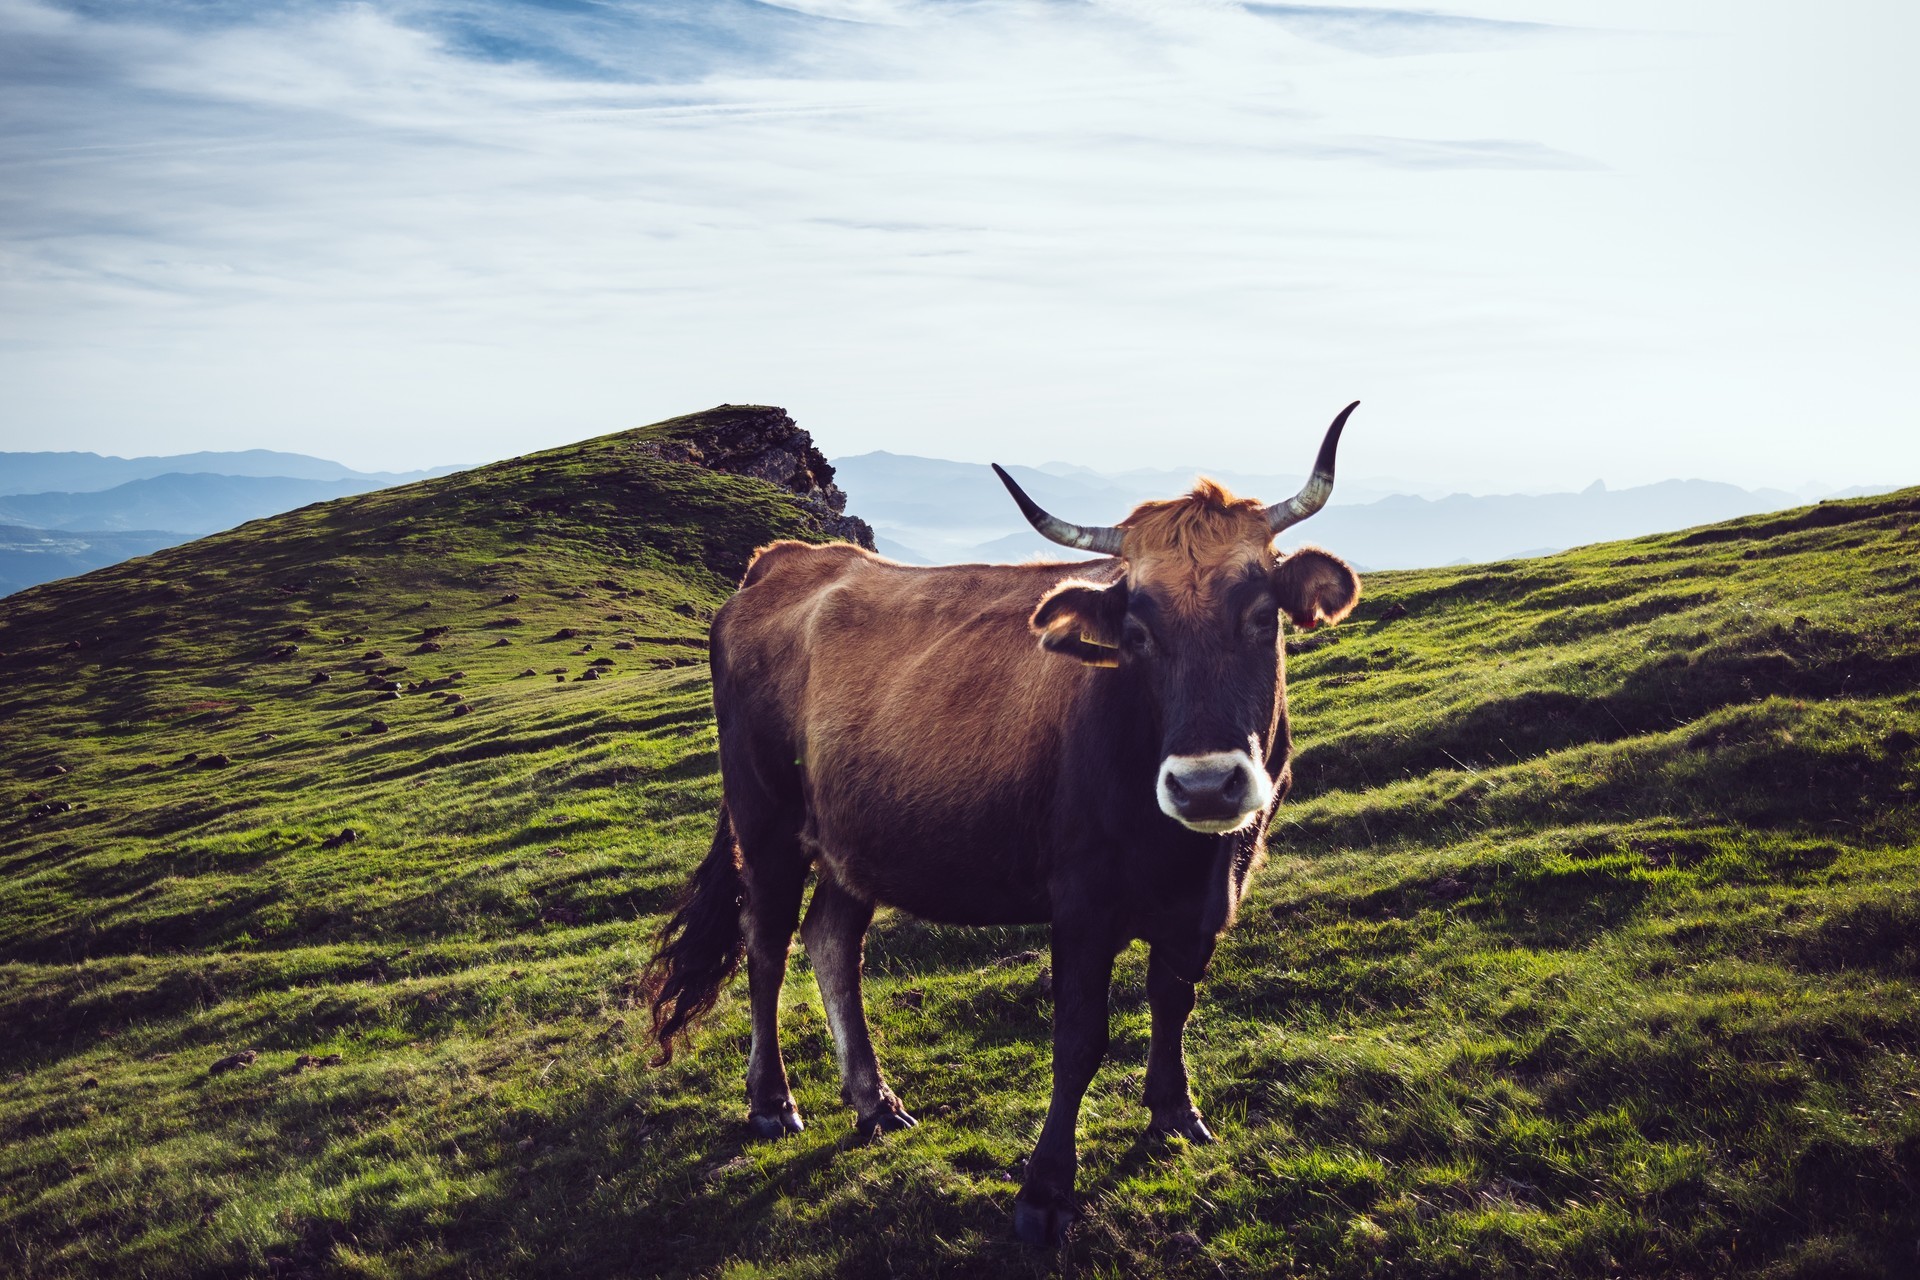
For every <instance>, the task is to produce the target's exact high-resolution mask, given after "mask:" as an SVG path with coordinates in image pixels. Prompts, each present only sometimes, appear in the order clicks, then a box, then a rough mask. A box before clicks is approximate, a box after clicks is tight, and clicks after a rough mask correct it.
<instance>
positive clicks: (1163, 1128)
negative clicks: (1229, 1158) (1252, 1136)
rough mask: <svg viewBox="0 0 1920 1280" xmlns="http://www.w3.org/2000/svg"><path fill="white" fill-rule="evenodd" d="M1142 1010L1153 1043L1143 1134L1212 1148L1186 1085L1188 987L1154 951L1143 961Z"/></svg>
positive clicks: (1210, 1137)
mask: <svg viewBox="0 0 1920 1280" xmlns="http://www.w3.org/2000/svg"><path fill="white" fill-rule="evenodd" d="M1147 1004H1148V1006H1149V1007H1150V1008H1151V1009H1152V1010H1153V1043H1152V1044H1151V1045H1150V1046H1149V1047H1148V1049H1147V1089H1146V1102H1147V1109H1148V1110H1149V1111H1150V1112H1152V1114H1153V1120H1152V1122H1151V1124H1150V1125H1149V1126H1148V1129H1147V1132H1148V1133H1150V1134H1154V1135H1156V1136H1161V1137H1168V1136H1177V1137H1181V1138H1185V1139H1187V1140H1188V1141H1190V1142H1212V1141H1213V1133H1212V1132H1211V1131H1210V1130H1209V1129H1208V1128H1207V1124H1206V1121H1204V1120H1202V1119H1201V1118H1200V1109H1199V1108H1198V1107H1196V1106H1194V1105H1193V1094H1192V1092H1191V1087H1190V1085H1189V1084H1188V1081H1187V1052H1186V1044H1185V1039H1186V1033H1187V1015H1189V1014H1191V1013H1192V1012H1193V984H1192V983H1191V982H1188V981H1187V980H1186V979H1185V978H1182V977H1180V976H1179V975H1178V974H1176V973H1175V972H1174V971H1173V966H1171V965H1169V964H1168V963H1167V962H1166V960H1165V959H1164V958H1162V957H1161V955H1160V953H1159V951H1158V950H1157V949H1156V950H1155V951H1153V952H1151V953H1149V955H1148V957H1147Z"/></svg>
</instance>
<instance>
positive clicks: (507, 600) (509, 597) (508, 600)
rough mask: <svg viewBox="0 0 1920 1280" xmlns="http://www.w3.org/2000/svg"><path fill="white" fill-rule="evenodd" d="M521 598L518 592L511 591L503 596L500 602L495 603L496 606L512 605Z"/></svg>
mask: <svg viewBox="0 0 1920 1280" xmlns="http://www.w3.org/2000/svg"><path fill="white" fill-rule="evenodd" d="M519 598H520V593H519V592H518V591H509V592H507V594H505V595H503V596H501V597H500V599H499V600H497V601H495V603H496V604H512V603H514V602H515V601H517V600H518V599H519Z"/></svg>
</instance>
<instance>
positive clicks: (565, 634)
mask: <svg viewBox="0 0 1920 1280" xmlns="http://www.w3.org/2000/svg"><path fill="white" fill-rule="evenodd" d="M553 638H554V639H555V640H578V639H579V638H580V629H579V628H578V627H562V628H560V629H559V630H558V631H556V632H554V633H553Z"/></svg>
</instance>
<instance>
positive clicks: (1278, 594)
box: [994, 401, 1360, 833]
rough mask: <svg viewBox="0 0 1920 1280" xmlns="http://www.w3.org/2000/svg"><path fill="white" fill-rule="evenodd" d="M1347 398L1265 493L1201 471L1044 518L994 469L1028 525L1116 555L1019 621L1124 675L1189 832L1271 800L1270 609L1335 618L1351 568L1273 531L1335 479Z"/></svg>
mask: <svg viewBox="0 0 1920 1280" xmlns="http://www.w3.org/2000/svg"><path fill="white" fill-rule="evenodd" d="M1357 404H1358V401H1356V402H1355V404H1352V405H1348V406H1347V407H1346V409H1345V410H1343V411H1342V412H1341V414H1340V416H1339V417H1337V418H1335V419H1334V420H1333V425H1332V426H1331V427H1329V428H1327V435H1326V439H1325V440H1324V441H1322V443H1321V445H1320V456H1319V458H1318V459H1317V460H1316V462H1315V464H1314V469H1313V475H1312V477H1311V478H1310V479H1309V480H1308V481H1307V484H1306V487H1305V488H1303V489H1302V490H1301V491H1300V492H1299V493H1298V494H1297V495H1296V496H1294V497H1292V498H1289V499H1288V500H1287V501H1285V502H1281V503H1276V504H1275V505H1273V506H1270V507H1269V506H1263V505H1261V504H1260V503H1259V502H1256V501H1253V500H1252V499H1246V498H1236V497H1234V496H1233V495H1232V494H1230V493H1228V492H1227V491H1226V490H1225V489H1223V488H1221V487H1220V486H1219V485H1217V484H1215V483H1213V482H1212V481H1210V480H1202V481H1201V482H1200V483H1199V485H1198V486H1197V487H1195V489H1194V490H1193V492H1192V493H1189V494H1187V495H1186V496H1184V497H1180V498H1175V499H1172V500H1171V501H1168V502H1149V503H1144V504H1142V505H1141V506H1139V507H1137V508H1135V509H1134V511H1133V513H1132V514H1131V515H1129V516H1128V517H1127V518H1126V519H1125V520H1122V521H1121V522H1120V523H1119V524H1118V525H1117V526H1111V527H1095V526H1087V525H1076V524H1069V523H1067V522H1066V521H1064V520H1059V519H1056V518H1055V517H1053V516H1050V515H1048V514H1047V513H1046V512H1045V511H1044V510H1042V509H1041V508H1040V507H1039V506H1038V505H1037V504H1035V503H1034V501H1033V500H1032V499H1031V498H1029V497H1027V495H1026V494H1025V493H1023V492H1022V491H1021V489H1020V487H1019V486H1018V485H1016V484H1015V483H1014V482H1013V479H1012V478H1011V477H1010V476H1008V475H1007V473H1006V472H1005V471H1001V470H1000V468H999V467H995V468H994V470H995V471H996V472H998V473H999V476H1000V479H1001V480H1002V481H1003V482H1004V483H1005V484H1006V486H1007V489H1008V491H1009V492H1011V493H1012V494H1013V498H1014V501H1015V502H1018V503H1019V504H1020V510H1021V511H1022V512H1023V513H1024V514H1025V515H1026V517H1027V519H1028V521H1029V522H1031V523H1032V525H1033V527H1034V528H1035V529H1037V530H1039V531H1040V533H1042V534H1043V535H1045V536H1046V537H1048V538H1050V539H1052V540H1053V541H1055V542H1058V543H1060V544H1062V545H1064V546H1069V547H1079V548H1082V549H1085V550H1088V551H1101V552H1105V553H1107V554H1108V555H1112V556H1117V557H1119V558H1120V560H1121V561H1122V562H1123V564H1124V569H1125V571H1124V573H1122V574H1121V576H1120V577H1119V578H1118V579H1117V580H1113V581H1099V582H1096V581H1089V580H1080V579H1071V580H1068V581H1066V582H1062V583H1061V584H1059V585H1058V586H1056V587H1055V588H1054V589H1053V590H1052V591H1050V592H1048V593H1047V594H1046V596H1045V597H1043V598H1042V599H1041V600H1040V602H1039V606H1038V607H1037V608H1036V609H1035V610H1034V611H1033V618H1032V626H1033V629H1034V630H1035V631H1037V632H1038V633H1039V635H1040V643H1041V644H1042V645H1043V646H1044V647H1046V648H1047V649H1050V650H1052V651H1054V652H1055V653H1058V654H1061V655H1063V656H1064V657H1065V658H1070V659H1076V660H1078V661H1080V662H1083V663H1086V664H1088V665H1089V666H1094V667H1112V668H1115V669H1117V670H1118V671H1121V672H1127V673H1130V674H1131V675H1132V676H1133V678H1134V679H1133V682H1132V683H1133V686H1134V687H1135V688H1137V689H1138V690H1140V691H1141V694H1142V695H1143V696H1144V697H1145V698H1146V699H1147V700H1149V701H1150V703H1151V710H1152V711H1153V713H1154V718H1155V721H1156V723H1157V724H1158V725H1159V726H1160V734H1161V743H1160V772H1159V777H1158V779H1157V782H1156V786H1155V789H1156V792H1157V797H1158V799H1159V802H1160V808H1161V810H1162V811H1164V812H1165V813H1166V815H1167V816H1168V817H1170V818H1172V819H1173V820H1174V821H1176V822H1179V823H1181V824H1182V825H1184V826H1186V827H1190V828H1192V829H1193V830H1195V831H1203V832H1209V833H1223V832H1228V831H1237V830H1239V829H1240V828H1242V827H1245V826H1246V825H1248V824H1249V823H1251V822H1253V821H1254V820H1255V818H1256V817H1258V816H1259V815H1260V814H1261V813H1264V812H1265V811H1266V809H1267V807H1268V806H1269V805H1270V804H1272V802H1273V778H1274V777H1275V776H1278V774H1279V771H1280V766H1281V765H1283V764H1284V763H1285V760H1284V759H1281V760H1276V761H1271V762H1269V761H1267V760H1266V759H1264V758H1263V749H1264V746H1265V744H1267V743H1268V742H1269V741H1271V742H1272V744H1273V749H1274V750H1275V751H1276V752H1282V753H1284V752H1285V751H1286V750H1287V749H1288V748H1287V738H1286V735H1285V733H1283V732H1281V733H1276V732H1275V730H1276V728H1277V727H1278V726H1279V723H1280V717H1281V715H1282V714H1283V713H1284V711H1285V699H1286V681H1285V657H1284V655H1285V649H1284V647H1283V646H1282V644H1281V640H1280V619H1279V615H1280V614H1281V613H1285V614H1286V615H1287V616H1288V617H1289V618H1291V619H1293V621H1294V624H1295V625H1296V626H1300V627H1304V628H1306V629H1307V630H1312V629H1313V628H1314V627H1317V626H1319V625H1320V624H1321V623H1323V622H1338V621H1339V620H1340V619H1341V618H1344V617H1346V615H1347V613H1348V611H1350V610H1351V609H1352V608H1353V606H1354V603H1355V601H1357V600H1358V599H1359V598H1360V580H1359V578H1357V577H1356V576H1355V575H1354V572H1353V570H1352V569H1351V568H1349V567H1348V566H1347V564H1346V562H1345V561H1343V560H1341V559H1339V558H1338V557H1335V556H1331V555H1328V554H1327V553H1326V552H1324V551H1320V550H1317V549H1315V548H1311V547H1308V548H1304V549H1302V550H1299V551H1295V552H1294V553H1292V554H1291V555H1289V556H1286V557H1285V558H1279V557H1276V556H1275V555H1274V552H1273V539H1274V536H1275V535H1276V534H1278V533H1279V532H1280V531H1281V530H1282V529H1285V528H1286V527H1287V526H1289V525H1292V524H1296V523H1298V522H1299V521H1301V520H1304V519H1306V518H1307V517H1308V516H1310V515H1312V514H1313V513H1314V512H1316V511H1318V510H1319V509H1320V508H1321V507H1322V506H1324V505H1325V504H1326V501H1327V497H1328V495H1329V494H1330V493H1332V491H1333V461H1334V452H1335V450H1336V449H1337V447H1338V446H1339V443H1340V430H1341V428H1342V427H1344V426H1345V425H1346V422H1347V415H1348V414H1350V413H1352V412H1353V410H1354V408H1355V405H1357Z"/></svg>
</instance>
